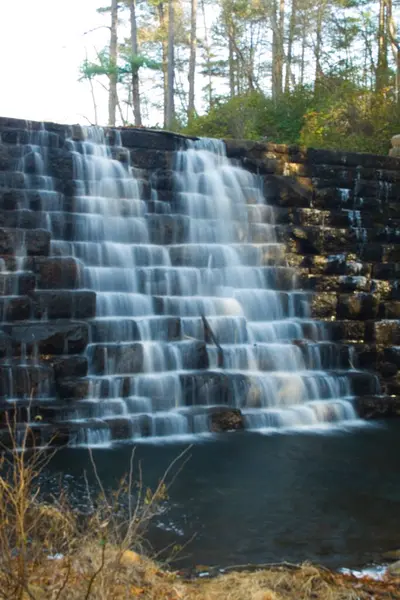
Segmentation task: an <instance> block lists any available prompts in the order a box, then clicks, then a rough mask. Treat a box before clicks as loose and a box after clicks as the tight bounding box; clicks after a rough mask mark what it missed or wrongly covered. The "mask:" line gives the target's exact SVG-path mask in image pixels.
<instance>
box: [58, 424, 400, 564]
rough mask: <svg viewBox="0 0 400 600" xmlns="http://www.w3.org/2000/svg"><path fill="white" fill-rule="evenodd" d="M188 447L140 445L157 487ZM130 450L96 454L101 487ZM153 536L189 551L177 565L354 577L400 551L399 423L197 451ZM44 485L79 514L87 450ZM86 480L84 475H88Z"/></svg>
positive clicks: (200, 444)
mask: <svg viewBox="0 0 400 600" xmlns="http://www.w3.org/2000/svg"><path fill="white" fill-rule="evenodd" d="M188 446H189V442H188V441H187V440H186V441H177V442H174V443H169V444H156V443H153V444H141V445H138V446H137V447H136V455H135V460H136V463H137V461H140V462H141V465H142V469H143V473H144V478H145V483H146V485H150V486H154V484H155V483H156V482H157V481H158V479H159V478H160V477H161V476H162V474H163V472H164V471H165V469H166V468H167V467H168V465H169V464H170V463H171V461H172V460H173V459H174V458H175V457H176V456H177V455H178V454H179V453H180V452H182V451H183V450H184V449H185V448H187V447H188ZM131 450H132V448H131V447H129V446H126V445H125V446H120V447H116V448H115V449H108V450H94V451H93V456H94V458H95V461H96V464H97V470H98V473H99V476H100V477H101V479H102V481H103V483H104V485H105V486H106V487H108V488H113V487H115V486H116V485H117V482H118V480H119V478H120V477H121V476H122V474H123V473H124V472H126V471H127V470H128V468H129V459H130V454H131ZM186 458H189V460H187V462H186V464H185V465H184V467H183V469H182V470H181V472H180V473H179V474H178V476H177V478H176V480H175V482H174V483H173V485H172V487H171V489H170V492H169V500H168V502H167V505H166V507H165V511H164V512H163V514H162V515H160V516H158V517H157V518H156V519H155V522H154V523H153V526H152V527H151V529H150V532H149V537H150V541H151V543H152V544H153V547H154V548H155V549H156V550H161V549H162V548H164V547H165V546H166V545H168V544H173V543H176V544H180V545H183V544H185V543H186V542H188V541H189V540H190V541H189V543H188V545H187V546H186V547H185V549H184V552H183V555H184V558H183V559H182V563H180V564H183V565H186V566H188V565H193V564H202V565H220V566H226V565H235V564H243V563H265V562H272V561H283V560H286V561H291V562H292V561H293V562H299V561H303V560H311V561H316V562H319V563H322V564H325V565H327V566H330V567H333V568H339V567H350V568H356V567H359V566H362V565H365V564H368V563H371V562H373V561H378V562H379V559H380V556H381V553H382V552H384V551H386V550H389V549H392V548H393V547H399V546H400V523H399V514H400V422H394V421H392V422H390V423H378V424H376V425H373V426H363V427H355V428H349V429H344V430H332V431H330V432H329V431H320V432H319V433H318V432H317V433H316V432H309V431H308V432H307V431H304V432H298V433H290V434H287V433H286V434H285V433H281V434H271V435H260V434H255V433H234V434H226V435H221V436H218V437H213V438H205V439H203V440H200V441H197V442H195V443H194V444H193V445H192V446H191V447H190V449H189V451H188V454H187V455H186ZM50 468H51V475H52V477H50V473H49V474H48V475H49V477H48V481H53V482H55V481H56V480H57V481H59V480H60V478H61V481H62V483H63V485H68V488H69V489H70V491H71V492H72V493H73V496H74V501H75V502H77V503H81V504H84V502H85V500H84V489H85V485H84V478H83V472H84V470H87V472H88V473H89V474H90V473H91V466H90V460H89V456H88V452H87V450H84V449H79V450H78V449H75V450H67V451H62V452H60V453H59V454H58V455H57V456H56V457H55V458H54V460H53V461H52V464H51V467H50ZM89 477H90V475H89Z"/></svg>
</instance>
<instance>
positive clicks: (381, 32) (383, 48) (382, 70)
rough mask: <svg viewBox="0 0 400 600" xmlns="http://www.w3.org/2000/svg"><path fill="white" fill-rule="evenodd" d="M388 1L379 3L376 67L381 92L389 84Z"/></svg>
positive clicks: (378, 87)
mask: <svg viewBox="0 0 400 600" xmlns="http://www.w3.org/2000/svg"><path fill="white" fill-rule="evenodd" d="M386 24H387V19H386V0H380V2H379V24H378V64H377V66H376V78H375V87H376V90H381V89H382V88H383V87H385V85H386V83H387V75H388V58H387V35H386Z"/></svg>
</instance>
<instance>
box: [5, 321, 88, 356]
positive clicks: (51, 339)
mask: <svg viewBox="0 0 400 600" xmlns="http://www.w3.org/2000/svg"><path fill="white" fill-rule="evenodd" d="M3 331H4V333H5V334H6V335H8V336H10V338H11V339H12V340H13V343H14V344H15V345H20V344H25V345H26V346H27V352H28V353H29V352H32V346H36V347H37V348H38V350H39V353H40V354H45V355H53V354H77V353H79V352H83V351H84V350H85V348H86V346H87V343H88V339H89V331H88V324H87V323H84V322H79V321H62V320H58V321H51V322H48V323H45V322H34V321H33V322H32V321H30V322H26V323H21V324H15V325H14V324H13V325H11V324H10V325H4V326H3Z"/></svg>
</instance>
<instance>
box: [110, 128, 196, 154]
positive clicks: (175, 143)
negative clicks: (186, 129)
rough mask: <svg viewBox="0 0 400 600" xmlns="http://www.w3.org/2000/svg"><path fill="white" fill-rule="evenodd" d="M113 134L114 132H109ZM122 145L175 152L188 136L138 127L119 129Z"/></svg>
mask: <svg viewBox="0 0 400 600" xmlns="http://www.w3.org/2000/svg"><path fill="white" fill-rule="evenodd" d="M109 133H110V134H112V133H113V132H112V130H109ZM119 133H120V136H121V143H122V145H123V146H126V147H127V148H149V149H154V150H167V151H172V152H173V151H174V150H177V149H178V148H180V147H181V145H182V144H183V143H184V140H186V139H188V138H187V137H186V136H183V135H179V134H176V133H172V132H169V131H161V130H157V131H149V130H148V129H140V128H136V127H129V128H121V129H119ZM189 139H194V138H189Z"/></svg>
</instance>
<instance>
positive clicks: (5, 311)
mask: <svg viewBox="0 0 400 600" xmlns="http://www.w3.org/2000/svg"><path fill="white" fill-rule="evenodd" d="M33 306H34V305H33V303H32V300H31V298H29V296H6V297H0V319H1V320H2V321H26V320H29V319H30V318H31V317H32V316H33Z"/></svg>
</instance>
